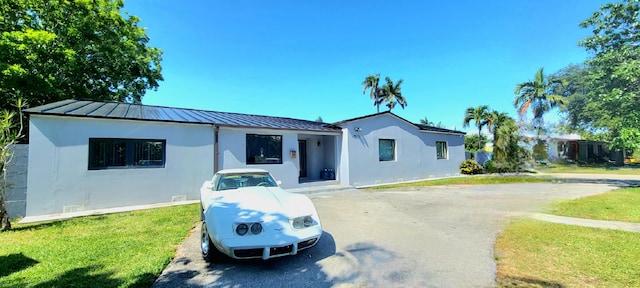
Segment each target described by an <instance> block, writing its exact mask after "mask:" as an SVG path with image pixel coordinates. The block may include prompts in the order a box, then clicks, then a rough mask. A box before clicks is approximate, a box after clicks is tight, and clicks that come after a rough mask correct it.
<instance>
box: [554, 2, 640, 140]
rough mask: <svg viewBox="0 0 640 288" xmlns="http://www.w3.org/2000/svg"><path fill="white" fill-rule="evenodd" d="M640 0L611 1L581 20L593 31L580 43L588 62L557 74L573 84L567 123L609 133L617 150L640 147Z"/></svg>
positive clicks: (569, 94) (577, 129)
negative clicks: (586, 54)
mask: <svg viewBox="0 0 640 288" xmlns="http://www.w3.org/2000/svg"><path fill="white" fill-rule="evenodd" d="M639 14H640V1H638V0H625V1H623V2H620V3H612V4H606V5H603V6H602V7H600V9H599V10H598V11H596V12H594V13H593V15H592V16H591V17H589V18H588V19H586V20H585V21H583V22H581V23H580V26H581V27H583V28H586V29H589V30H590V31H591V32H592V33H593V34H592V35H590V36H588V37H586V38H584V39H582V40H581V41H580V42H579V45H581V46H582V47H584V48H585V49H586V50H587V51H588V52H590V53H591V57H590V59H588V60H587V61H586V62H585V64H584V65H578V66H569V67H567V68H565V69H563V70H561V71H560V72H559V73H557V74H558V75H557V77H560V78H562V79H563V80H565V81H567V82H569V83H570V85H569V86H570V87H568V88H567V89H565V90H563V91H562V92H563V93H565V95H568V96H569V99H570V103H569V105H568V107H567V110H566V114H565V115H566V118H567V120H568V121H567V122H568V123H569V124H570V125H571V126H572V128H574V129H575V130H576V131H581V132H583V133H588V134H593V135H598V134H602V133H606V134H608V136H609V140H610V141H611V143H612V144H613V147H614V148H627V149H631V150H633V149H638V148H640V46H639V44H640V18H639Z"/></svg>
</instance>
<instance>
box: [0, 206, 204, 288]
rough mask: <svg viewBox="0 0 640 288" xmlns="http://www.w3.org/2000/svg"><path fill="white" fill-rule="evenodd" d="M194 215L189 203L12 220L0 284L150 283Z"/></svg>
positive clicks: (0, 258) (0, 255)
mask: <svg viewBox="0 0 640 288" xmlns="http://www.w3.org/2000/svg"><path fill="white" fill-rule="evenodd" d="M198 219H199V214H198V207H197V205H195V204H194V205H183V206H172V207H167V208H158V209H152V210H140V211H132V212H125V213H118V214H109V215H100V216H88V217H81V218H75V219H70V220H64V221H56V222H49V223H41V224H26V225H14V227H13V230H11V231H6V232H2V233H0V243H2V244H1V245H0V287H149V286H150V285H151V283H152V282H153V281H154V280H155V278H156V277H157V276H158V275H159V274H160V272H161V271H162V269H163V268H164V267H165V266H166V264H167V263H169V261H170V260H171V258H172V257H173V256H174V254H175V250H176V247H177V245H178V244H179V243H181V242H182V241H183V240H184V238H185V237H186V236H187V235H188V233H189V231H190V229H191V228H192V227H193V226H194V224H195V223H196V221H198Z"/></svg>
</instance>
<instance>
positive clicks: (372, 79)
mask: <svg viewBox="0 0 640 288" xmlns="http://www.w3.org/2000/svg"><path fill="white" fill-rule="evenodd" d="M378 82H380V74H376V75H369V76H367V78H364V81H362V86H363V87H364V88H363V89H362V94H364V93H366V92H367V89H370V90H369V95H370V96H371V101H373V106H376V108H377V109H378V113H380V102H378V100H379V98H380V87H378Z"/></svg>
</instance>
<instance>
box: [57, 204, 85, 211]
mask: <svg viewBox="0 0 640 288" xmlns="http://www.w3.org/2000/svg"><path fill="white" fill-rule="evenodd" d="M84 210H85V209H84V206H82V205H69V206H63V207H62V213H72V212H78V211H84Z"/></svg>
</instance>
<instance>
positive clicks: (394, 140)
mask: <svg viewBox="0 0 640 288" xmlns="http://www.w3.org/2000/svg"><path fill="white" fill-rule="evenodd" d="M382 141H391V144H392V145H393V150H392V152H393V158H392V159H382V157H381V156H382V155H381V154H380V142H382ZM397 147H398V146H397V145H396V139H382V138H381V139H378V161H379V162H388V161H396V157H397V156H396V155H397V154H398V153H397V152H398V151H397V149H398V148H397Z"/></svg>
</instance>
